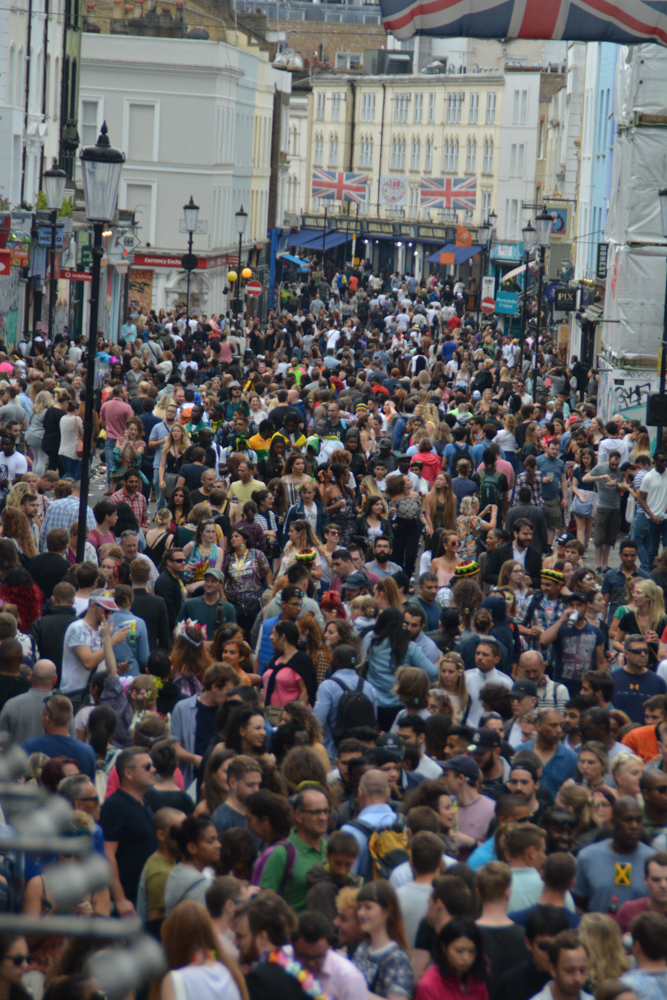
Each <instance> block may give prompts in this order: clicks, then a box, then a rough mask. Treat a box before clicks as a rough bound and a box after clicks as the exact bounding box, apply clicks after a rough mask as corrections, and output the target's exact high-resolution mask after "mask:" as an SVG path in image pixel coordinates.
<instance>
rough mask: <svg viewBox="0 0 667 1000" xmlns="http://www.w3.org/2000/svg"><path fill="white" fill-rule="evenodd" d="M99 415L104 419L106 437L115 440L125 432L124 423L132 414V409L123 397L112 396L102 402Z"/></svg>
mask: <svg viewBox="0 0 667 1000" xmlns="http://www.w3.org/2000/svg"><path fill="white" fill-rule="evenodd" d="M100 415H101V416H102V417H104V420H105V427H106V432H107V438H110V439H111V440H112V441H117V440H118V439H119V438H122V436H123V434H124V433H125V424H126V423H127V422H128V420H129V419H130V417H133V416H134V410H133V409H132V407H131V406H130V405H129V403H126V402H125V400H124V399H119V398H118V397H116V396H114V397H112V398H111V399H107V401H106V403H102V409H101V410H100Z"/></svg>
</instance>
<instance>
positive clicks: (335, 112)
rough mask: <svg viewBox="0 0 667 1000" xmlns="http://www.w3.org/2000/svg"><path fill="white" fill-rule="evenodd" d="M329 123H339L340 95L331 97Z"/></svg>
mask: <svg viewBox="0 0 667 1000" xmlns="http://www.w3.org/2000/svg"><path fill="white" fill-rule="evenodd" d="M331 121H332V122H338V121H340V94H332V95H331Z"/></svg>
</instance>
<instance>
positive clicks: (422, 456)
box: [412, 451, 442, 483]
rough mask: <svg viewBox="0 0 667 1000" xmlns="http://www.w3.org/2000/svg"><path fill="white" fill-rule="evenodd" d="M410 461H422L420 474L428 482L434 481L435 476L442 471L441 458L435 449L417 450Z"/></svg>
mask: <svg viewBox="0 0 667 1000" xmlns="http://www.w3.org/2000/svg"><path fill="white" fill-rule="evenodd" d="M412 461H413V462H421V463H422V475H423V477H424V479H425V480H426V481H427V482H429V483H434V482H435V477H436V476H437V475H438V473H439V472H442V458H441V457H440V455H438V454H437V453H436V452H435V451H418V452H417V453H416V454H415V455H413V456H412Z"/></svg>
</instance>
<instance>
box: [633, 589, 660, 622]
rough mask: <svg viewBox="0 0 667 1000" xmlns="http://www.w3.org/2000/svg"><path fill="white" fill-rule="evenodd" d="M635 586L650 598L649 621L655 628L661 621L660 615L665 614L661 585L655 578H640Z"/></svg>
mask: <svg viewBox="0 0 667 1000" xmlns="http://www.w3.org/2000/svg"><path fill="white" fill-rule="evenodd" d="M633 586H634V588H635V589H636V590H638V591H639V593H640V594H642V595H643V596H644V597H648V599H649V622H650V626H651V628H652V629H654V628H655V627H656V626H657V625H658V622H659V621H660V616H661V615H664V614H665V598H664V594H663V591H662V588H661V587H658V585H657V584H656V583H654V582H653V580H640V581H639V582H638V583H635V584H634V585H633Z"/></svg>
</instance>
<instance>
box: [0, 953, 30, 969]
mask: <svg viewBox="0 0 667 1000" xmlns="http://www.w3.org/2000/svg"><path fill="white" fill-rule="evenodd" d="M5 958H6V959H7V960H8V961H9V962H13V963H14V965H15V966H16V967H17V969H18V968H19V967H20V966H21V965H29V964H30V962H31V961H32V955H5Z"/></svg>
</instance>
